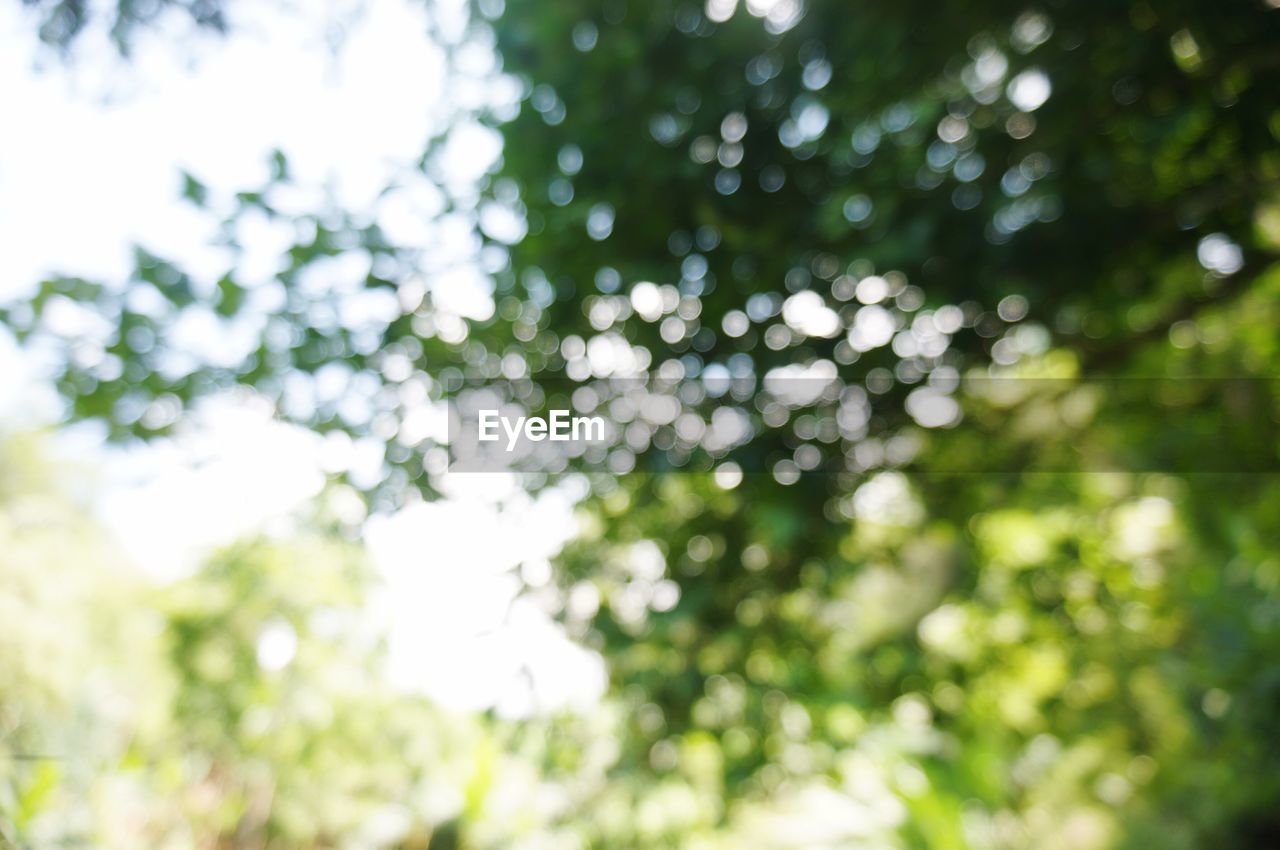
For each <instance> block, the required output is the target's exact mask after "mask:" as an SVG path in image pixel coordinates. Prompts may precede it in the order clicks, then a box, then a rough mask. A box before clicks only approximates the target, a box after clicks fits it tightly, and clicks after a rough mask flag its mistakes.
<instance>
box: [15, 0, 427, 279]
mask: <svg viewBox="0 0 1280 850" xmlns="http://www.w3.org/2000/svg"><path fill="white" fill-rule="evenodd" d="M251 8H252V15H249V14H245V16H244V18H243V19H240V18H237V20H236V26H237V29H236V30H235V31H234V35H232V36H231V37H229V38H227V39H225V40H223V41H216V42H215V43H212V44H210V45H209V49H207V50H204V51H199V53H200V55H199V56H198V58H197V59H196V60H194V61H187V56H186V54H185V53H182V52H180V51H179V50H178V49H176V48H175V47H174V46H173V45H171V44H168V43H165V42H162V41H159V40H157V39H149V38H145V37H144V38H141V39H140V40H139V41H138V44H137V50H136V53H135V57H134V59H133V63H132V66H130V67H127V68H126V69H125V70H122V71H119V72H118V73H119V75H120V79H118V80H117V79H113V80H112V81H111V83H110V84H109V85H110V87H111V89H112V90H113V91H114V90H115V89H116V88H119V87H124V88H131V89H132V91H129V92H127V93H126V94H125V95H123V96H121V97H117V98H115V99H113V100H110V101H108V100H106V98H105V95H104V92H103V90H104V89H105V88H107V86H106V85H104V84H103V83H102V82H101V81H100V80H98V79H95V78H94V77H93V72H94V71H95V70H97V71H100V70H101V68H102V67H103V66H105V65H109V64H110V63H111V62H112V61H113V60H112V59H111V57H110V56H109V55H107V54H106V53H105V51H98V52H96V53H95V52H94V51H93V50H88V51H87V53H85V54H82V55H81V56H80V57H79V59H80V63H81V65H82V66H83V67H81V68H73V69H70V70H68V69H65V68H61V67H59V66H58V65H56V64H55V63H51V62H49V61H48V60H47V59H46V61H45V62H44V64H45V65H46V66H47V67H46V68H45V70H44V72H43V73H35V72H33V70H32V66H33V62H34V61H35V59H36V57H37V55H38V48H37V43H36V38H35V35H34V32H33V27H32V23H31V19H30V18H29V17H27V16H26V15H25V14H23V10H22V9H21V8H20V7H19V6H18V4H10V5H6V6H5V7H4V8H3V9H0V116H3V120H4V124H5V128H6V129H5V132H4V133H3V134H0V239H2V240H3V242H0V250H3V252H4V257H5V272H4V275H3V277H0V295H4V294H11V293H13V292H15V291H21V290H22V289H24V288H25V287H27V286H29V285H30V284H31V283H32V282H34V281H35V280H36V279H37V278H38V277H39V276H40V275H41V274H43V273H48V272H51V271H62V272H66V273H78V274H92V275H95V276H100V277H108V278H110V277H118V276H119V275H120V274H122V273H124V272H125V271H127V269H128V262H129V255H128V252H127V245H128V243H129V242H130V241H139V242H141V243H143V244H146V245H148V246H152V247H153V248H155V249H157V250H160V249H163V251H164V253H166V254H167V255H176V256H179V257H181V258H184V259H186V260H187V261H188V262H189V264H192V265H198V264H199V263H200V261H201V259H202V258H205V262H206V263H209V264H210V265H213V267H215V268H216V260H215V259H212V258H209V256H208V255H209V253H210V251H211V249H209V248H208V247H206V246H205V244H204V243H205V242H206V240H207V238H208V236H209V235H210V234H211V233H212V230H211V227H212V225H213V224H214V220H213V218H212V217H205V216H202V215H200V214H199V213H198V211H196V210H193V209H190V208H188V207H186V206H184V205H182V204H179V203H177V202H176V198H177V196H178V193H179V191H180V178H179V173H178V170H179V168H186V169H188V170H190V171H191V172H192V173H194V174H195V175H196V176H197V177H199V178H200V179H201V180H204V181H205V182H207V183H208V184H210V185H211V186H213V187H216V188H217V189H219V190H221V191H224V192H233V191H237V190H240V189H245V188H253V187H256V186H258V185H260V184H261V183H262V182H263V181H264V180H265V179H266V177H267V166H266V155H267V153H268V152H269V151H270V150H272V149H273V148H280V149H282V150H284V151H285V152H286V153H287V154H288V156H289V160H290V167H291V169H292V170H293V172H294V174H295V175H296V176H297V178H298V179H299V180H300V182H307V183H317V184H319V183H329V184H331V185H332V186H333V187H334V189H335V193H336V197H337V200H338V201H339V202H340V203H342V204H344V205H346V206H349V207H353V208H357V209H359V208H363V207H367V206H369V205H370V204H371V203H372V202H373V200H374V199H375V197H376V195H377V193H378V192H379V191H380V190H381V189H382V188H383V187H385V186H386V185H387V184H388V183H389V182H390V180H391V177H392V176H393V175H394V174H396V173H398V172H399V171H400V170H402V169H403V167H404V166H405V165H406V164H407V163H411V162H413V160H415V159H416V158H417V157H418V156H419V155H420V154H421V151H422V145H423V143H424V141H425V140H426V139H427V137H428V134H429V133H430V132H432V131H433V130H434V129H438V127H436V126H435V124H434V123H433V122H437V119H438V116H435V115H434V113H433V110H432V105H433V104H434V103H435V102H437V101H438V100H439V98H440V94H441V92H442V91H443V86H444V57H443V54H442V52H441V50H440V49H439V48H438V47H437V46H436V45H434V44H432V42H431V41H430V40H429V38H428V36H427V32H426V21H425V19H424V16H423V11H422V7H421V4H420V3H414V2H410V0H370V2H368V3H367V11H366V12H365V13H364V14H362V15H360V16H358V17H353V18H352V24H353V26H352V28H351V29H350V31H349V32H348V33H347V36H346V40H345V41H344V42H343V43H342V45H341V47H340V48H339V51H338V53H337V54H336V55H335V54H334V53H333V52H332V51H331V50H330V48H329V47H328V46H327V45H326V44H325V42H324V25H325V24H326V23H327V19H326V16H325V15H323V14H321V15H311V16H304V15H301V14H289V13H288V12H283V13H282V12H278V11H273V10H272V8H271V7H270V6H269V4H254V5H253V6H252V7H251ZM84 46H85V47H86V48H89V47H91V46H93V43H92V42H88V41H86V43H85V45H84Z"/></svg>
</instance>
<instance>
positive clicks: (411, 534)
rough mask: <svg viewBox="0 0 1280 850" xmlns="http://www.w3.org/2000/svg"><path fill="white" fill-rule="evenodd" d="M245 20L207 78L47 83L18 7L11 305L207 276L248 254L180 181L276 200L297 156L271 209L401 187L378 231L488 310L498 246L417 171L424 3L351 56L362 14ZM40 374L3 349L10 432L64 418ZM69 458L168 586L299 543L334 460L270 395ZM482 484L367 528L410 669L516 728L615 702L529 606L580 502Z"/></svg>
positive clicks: (2, 280)
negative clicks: (39, 295) (278, 174)
mask: <svg viewBox="0 0 1280 850" xmlns="http://www.w3.org/2000/svg"><path fill="white" fill-rule="evenodd" d="M456 6H457V4H456V3H453V4H450V3H448V2H445V3H442V4H441V6H440V8H439V11H440V15H438V20H437V23H439V24H441V25H443V26H453V25H455V24H456V23H457V21H456V20H454V19H456V18H457V14H456V12H457V9H456V8H455V7H456ZM244 9H245V10H247V11H242V12H241V13H240V16H239V17H236V18H235V19H234V21H233V23H234V28H233V34H232V35H231V36H230V37H228V38H227V39H225V40H217V39H211V40H210V41H209V44H208V46H207V49H202V50H199V51H197V53H198V54H199V55H198V58H196V59H195V60H194V61H188V59H189V57H188V54H187V53H185V52H183V51H180V50H179V49H177V48H176V47H174V45H173V44H172V43H168V42H166V41H165V40H164V39H163V38H147V37H145V34H144V37H143V38H142V39H140V40H139V41H138V43H137V50H136V52H135V58H134V61H133V63H132V65H130V66H122V67H120V66H112V62H113V60H112V59H111V57H110V56H109V55H108V53H107V52H106V50H105V48H104V47H103V46H102V45H99V44H98V43H97V42H95V41H93V40H92V39H86V40H85V41H84V43H83V44H82V45H81V46H80V47H81V52H80V57H79V62H80V65H79V67H73V68H70V69H68V68H64V67H61V66H59V65H58V64H57V63H56V62H50V61H45V62H43V64H44V66H45V68H44V70H43V71H42V72H40V73H37V72H36V71H35V70H34V66H35V60H36V58H37V55H38V49H37V43H36V39H35V36H34V30H33V26H32V23H31V19H30V18H28V17H26V16H25V15H24V14H23V10H22V9H21V8H20V7H19V5H18V4H8V5H5V6H3V7H0V120H3V122H4V126H5V132H4V133H0V257H3V263H4V265H3V272H2V273H0V298H6V297H12V296H15V295H18V294H20V293H22V292H24V291H27V290H29V289H30V288H31V287H32V286H33V285H34V284H35V283H36V282H37V281H38V280H39V279H40V277H42V276H44V275H47V274H50V273H66V274H83V275H85V276H88V277H92V278H96V279H102V280H118V279H120V278H122V277H123V276H124V275H125V274H127V273H128V271H129V269H130V267H131V253H130V247H129V246H130V243H132V242H139V243H141V244H143V245H145V246H146V247H148V248H150V249H151V250H153V251H155V252H157V253H160V254H162V255H163V256H165V257H167V258H172V259H175V260H176V261H178V262H179V263H180V264H182V265H184V266H186V267H187V268H188V269H189V270H191V271H193V272H194V273H195V274H197V275H207V274H212V273H220V272H221V270H222V269H223V268H225V264H226V262H227V256H226V255H225V253H223V252H222V251H221V249H216V248H212V247H210V246H209V245H208V244H207V242H208V240H209V239H210V237H211V236H212V235H213V232H214V231H213V228H214V226H215V224H216V220H217V217H218V216H216V215H204V214H202V213H200V212H199V211H198V210H195V209H193V208H191V207H190V206H188V205H187V204H186V203H185V202H183V201H181V200H180V199H179V192H180V185H181V184H180V175H179V171H180V170H181V169H185V170H188V171H190V172H191V173H193V174H194V175H195V176H196V177H197V178H199V179H200V180H202V181H203V182H205V183H206V184H207V185H208V186H209V187H210V189H211V191H212V194H213V196H214V197H215V198H217V197H219V196H226V195H228V194H230V193H233V192H236V191H240V190H243V189H252V188H258V187H259V186H261V185H262V184H263V183H264V182H265V180H266V179H267V176H268V172H267V164H266V163H267V157H268V154H269V152H270V151H271V150H272V149H275V148H279V149H281V150H283V151H284V152H285V153H286V154H287V156H288V158H289V165H290V169H291V172H292V174H293V176H294V177H295V178H296V179H297V180H298V183H299V184H300V185H298V186H294V187H277V188H276V189H273V195H272V197H271V201H272V203H274V204H277V205H278V206H280V207H281V208H282V209H284V210H285V211H286V212H289V213H297V212H314V211H316V209H317V208H318V205H319V204H320V203H321V201H322V200H323V197H324V193H323V191H321V190H320V187H322V186H328V187H330V190H331V191H332V193H333V196H334V199H335V201H336V203H338V204H339V205H341V206H342V207H344V208H347V209H349V210H352V211H354V212H359V211H362V210H368V211H370V212H372V211H373V210H372V208H373V206H374V203H375V200H376V196H377V194H378V192H379V191H381V190H382V189H383V188H384V187H386V186H388V185H391V184H396V185H399V186H400V187H401V188H400V189H398V190H397V192H398V194H397V195H396V197H395V198H393V199H392V203H390V204H389V205H388V207H387V208H386V209H385V210H384V209H382V207H381V202H380V203H379V205H378V206H379V210H378V214H379V220H380V221H382V222H383V223H384V224H385V225H387V226H388V229H389V230H394V231H395V235H396V236H397V237H399V238H403V240H404V241H405V242H406V243H407V244H421V245H422V247H429V246H428V244H427V243H428V242H429V241H431V240H432V237H433V234H434V240H435V241H437V242H438V243H440V244H439V247H442V248H444V249H445V250H444V251H443V252H435V251H433V252H432V257H431V259H432V261H433V267H432V268H430V269H424V270H423V281H422V284H421V286H422V287H423V288H424V289H429V290H431V291H432V292H433V296H434V298H435V299H436V300H437V301H438V302H439V303H440V304H441V305H442V306H443V307H444V308H445V309H446V310H449V311H451V312H456V313H457V314H460V315H468V316H487V315H489V314H490V313H491V311H492V300H491V299H490V298H489V291H490V288H491V284H490V282H489V281H488V280H487V279H486V278H485V277H484V275H483V274H481V273H480V271H479V270H478V269H476V268H475V266H474V265H473V259H474V257H475V255H476V251H477V250H478V248H479V244H478V242H477V241H476V237H475V234H474V232H473V231H472V230H471V227H470V223H469V222H467V221H465V220H463V218H462V217H459V216H455V217H454V220H452V221H448V220H446V221H441V219H440V218H439V212H440V209H441V203H442V198H441V195H440V193H439V190H437V189H435V188H434V187H432V186H430V185H429V183H428V182H427V181H426V180H425V178H423V177H422V176H421V175H419V174H417V173H416V172H415V171H414V168H413V163H414V162H415V161H416V160H417V158H418V157H419V156H420V154H421V152H422V149H423V144H424V142H425V141H426V139H427V138H428V136H429V135H430V134H432V133H434V132H437V131H438V130H439V129H440V126H439V125H440V124H441V123H442V122H443V120H444V110H443V109H442V108H440V105H441V96H442V94H443V91H444V82H445V76H444V59H443V54H442V51H441V50H440V49H439V47H438V46H436V45H434V44H432V43H431V41H430V40H429V37H428V34H427V24H426V21H425V19H424V17H423V8H422V4H421V3H420V2H415V0H368V2H367V3H365V4H364V6H363V10H362V12H361V14H359V15H348V16H347V19H348V20H347V22H348V23H350V24H351V27H350V29H349V31H348V32H347V34H346V36H345V39H344V40H343V42H342V43H341V46H340V47H339V48H338V50H337V52H336V53H335V52H334V51H333V50H332V49H331V48H330V46H329V45H328V44H327V43H326V40H325V28H326V26H327V25H328V24H330V23H332V22H333V21H334V20H336V19H337V18H338V17H339V16H340V15H341V9H338V8H337V7H326V10H325V12H322V13H320V14H311V15H304V14H302V13H300V12H293V13H289V12H288V11H287V10H286V11H285V12H284V13H280V12H277V11H275V10H273V9H271V8H269V7H268V6H267V5H265V4H245V6H244ZM450 21H453V24H451V23H450ZM455 28H456V27H455ZM483 60H484V57H483V56H479V57H476V56H473V57H472V64H475V63H476V62H479V63H480V64H483ZM107 66H112V67H113V70H112V72H111V77H110V79H108V80H107V81H106V82H104V81H103V79H102V78H101V76H100V72H101V71H102V69H103V68H104V67H107ZM95 75H99V76H95ZM121 91H123V92H124V94H123V95H122V96H117V94H118V93H119V92H121ZM107 93H110V94H111V97H110V98H108V97H107V96H106V95H107ZM459 138H460V139H461V143H458V142H455V143H454V144H453V147H452V148H451V149H450V150H449V152H448V155H447V156H446V159H445V165H446V166H447V170H448V171H449V173H448V174H447V175H446V179H447V180H448V181H449V182H450V188H453V189H456V188H458V187H459V186H460V185H461V184H463V183H466V182H467V181H474V180H475V179H476V177H477V176H479V175H480V174H482V173H483V172H484V170H485V169H486V168H487V167H488V165H489V163H491V162H492V161H493V159H494V158H495V157H496V156H497V155H498V154H499V152H500V139H499V138H498V137H497V135H496V134H494V133H493V132H492V131H489V130H485V129H483V128H479V127H478V126H477V127H474V128H472V129H471V130H469V131H468V132H466V133H464V134H462V135H461V136H460V137H459ZM455 182H456V183H457V184H458V185H454V184H455ZM239 236H240V238H241V241H242V242H243V243H244V247H245V249H246V251H245V256H244V257H242V259H241V261H240V268H239V271H240V273H241V275H242V276H243V277H244V278H245V279H246V282H247V283H251V284H254V283H257V284H262V283H266V282H268V281H269V280H270V279H271V278H272V277H273V276H274V274H275V272H276V271H277V270H278V268H279V262H280V253H281V251H282V250H283V249H284V248H286V247H287V246H288V245H289V244H290V238H291V236H292V234H291V233H290V232H287V230H285V229H282V228H281V227H280V226H278V225H273V224H271V223H270V222H268V221H266V220H265V219H261V220H254V219H253V217H252V216H249V217H247V218H246V219H245V220H243V221H242V222H240V225H239ZM443 271H448V273H447V274H442V273H441V272H443ZM330 283H332V281H331V282H330ZM191 321H197V323H198V320H197V319H195V318H193V319H192V320H191ZM196 336H197V337H200V336H207V334H205V335H201V334H198V335H196ZM192 341H193V342H195V341H198V340H194V339H193V340H192ZM24 359H25V358H22V357H20V356H19V355H18V354H17V353H16V352H15V351H14V350H13V348H12V346H11V345H10V344H9V342H8V340H7V339H5V338H3V335H0V418H2V420H3V422H4V423H5V424H6V425H9V426H15V425H17V426H26V427H30V426H32V425H35V424H37V423H40V422H48V421H51V420H52V419H53V418H54V417H55V415H56V402H54V401H53V399H52V395H51V392H50V390H49V388H48V386H47V385H45V384H42V383H40V382H39V381H35V380H33V379H31V378H30V377H29V376H30V374H31V370H30V368H29V367H25V366H22V365H20V364H21V362H22V361H23V360H24ZM57 445H58V451H59V454H61V455H63V456H72V457H74V458H75V459H76V461H77V462H79V463H80V464H82V465H87V466H89V467H94V466H96V467H98V468H99V469H100V471H101V474H100V478H101V479H102V487H101V488H100V489H101V493H102V495H101V499H100V502H99V505H98V513H99V515H100V517H101V519H102V521H103V522H104V524H105V525H106V526H107V527H108V529H109V530H110V531H111V532H112V533H113V534H114V535H115V536H116V537H117V538H118V539H119V540H120V541H121V543H122V544H123V546H124V547H125V549H126V551H128V552H129V553H131V554H132V556H133V557H134V558H135V559H136V560H137V562H138V563H139V564H140V565H141V566H142V567H143V568H144V569H145V570H146V571H147V572H148V573H149V574H151V575H152V576H154V577H156V578H157V579H158V580H162V581H164V580H172V579H175V578H178V577H180V576H182V575H186V574H188V573H189V572H190V571H191V570H193V569H195V568H196V566H197V565H198V564H199V562H200V560H201V559H202V558H204V557H206V556H207V555H208V554H209V552H210V551H211V550H212V549H214V548H216V547H218V546H222V545H226V544H228V543H231V542H233V541H234V540H236V539H237V538H241V537H244V536H246V535H252V534H255V533H258V532H262V531H265V532H268V533H271V532H274V531H281V530H283V531H285V532H287V530H288V528H290V527H291V526H290V523H292V522H293V518H294V517H296V516H297V514H298V512H299V510H300V509H301V508H302V507H303V506H304V504H305V503H306V502H307V501H308V500H310V499H313V498H315V497H316V495H317V494H319V493H320V492H321V490H322V488H323V486H324V470H325V469H326V468H327V467H330V466H332V462H331V461H332V455H333V453H334V452H333V446H332V445H331V444H330V443H328V442H326V441H325V440H324V439H323V438H321V437H319V436H318V435H315V434H312V433H310V432H308V431H306V430H305V429H302V428H298V427H295V426H291V425H286V424H283V423H281V422H279V421H277V420H275V419H273V418H272V416H271V414H270V411H269V409H267V406H266V405H265V404H264V403H262V402H261V401H260V400H257V399H254V398H252V397H251V396H248V395H232V396H226V397H219V398H217V399H214V400H211V401H209V402H207V403H205V404H203V405H202V406H201V407H200V410H199V411H198V413H197V415H196V416H195V417H194V418H193V420H192V421H191V422H190V423H189V425H188V426H186V427H184V429H183V431H182V433H181V436H179V437H177V438H175V439H173V440H167V441H163V442H157V443H154V444H152V445H149V446H146V447H143V448H133V449H127V450H121V449H105V448H104V447H103V446H102V444H101V440H100V438H99V437H98V436H96V435H95V434H94V433H93V429H92V428H83V427H82V428H73V429H70V430H64V431H62V432H60V433H59V437H58V444H57ZM348 454H350V452H348ZM469 478H470V480H466V481H463V480H457V481H453V482H451V483H450V487H449V492H450V494H451V495H450V497H449V498H448V499H446V500H444V501H441V502H436V503H432V504H425V505H418V506H416V507H412V508H408V509H406V510H405V511H403V512H401V513H399V514H397V515H395V516H390V517H378V518H374V519H372V520H370V521H369V523H368V541H369V544H370V550H371V554H372V556H373V558H374V563H375V566H376V567H377V568H378V569H379V570H380V572H381V573H382V575H383V579H384V581H385V584H384V586H383V590H382V591H381V592H380V593H379V594H378V597H377V600H376V604H377V606H379V610H380V611H381V612H382V613H384V614H385V615H386V617H387V619H386V626H387V628H388V630H389V632H390V656H391V657H390V663H391V673H392V675H393V676H394V677H395V680H396V681H397V682H398V683H399V684H400V685H401V686H403V687H405V688H408V689H412V690H418V691H423V692H426V693H429V694H431V695H432V696H433V697H435V698H436V699H438V700H440V701H441V702H444V703H446V704H448V705H451V706H454V707H459V708H488V707H490V706H496V707H497V708H498V710H499V711H501V712H503V713H505V714H508V715H522V714H527V713H529V712H532V711H535V710H540V709H543V708H553V707H560V706H573V705H581V704H585V703H589V702H591V701H594V700H595V699H596V698H598V696H599V695H600V693H601V692H602V691H603V688H604V683H605V676H604V668H603V662H602V661H601V659H600V658H599V656H598V655H596V654H595V653H593V652H590V651H588V650H586V649H583V648H581V647H578V646H577V645H575V644H573V643H572V642H571V641H570V640H569V639H568V638H567V637H566V635H565V634H564V632H563V630H562V629H561V628H560V627H559V626H558V625H557V624H556V623H555V622H554V621H553V620H552V619H551V617H550V616H549V615H547V614H546V613H544V612H543V611H542V610H541V609H540V608H538V607H537V606H536V605H535V604H534V603H533V602H532V601H529V600H526V599H523V598H519V599H518V598H516V595H517V592H518V591H519V589H520V587H521V585H520V580H519V578H518V575H519V568H520V567H521V565H522V564H528V563H542V562H545V560H547V559H549V558H551V557H554V555H555V554H556V553H557V552H558V551H559V549H560V547H561V546H563V544H564V542H565V541H566V540H568V539H569V537H570V536H572V534H573V533H574V528H575V526H574V521H573V502H574V497H573V496H572V495H570V494H567V493H565V492H560V491H557V492H554V493H550V494H547V495H545V496H543V497H540V498H538V499H533V498H532V497H530V496H528V495H527V494H525V493H523V491H521V490H520V489H519V487H517V486H516V485H515V482H514V481H510V480H504V479H501V478H500V477H498V476H489V475H484V476H470V477H469ZM500 506H501V507H500ZM533 572H537V571H536V570H534V571H533ZM295 639H296V638H295ZM259 649H260V652H261V656H262V661H263V663H264V664H265V665H267V666H269V667H271V668H273V669H274V668H277V667H280V666H283V665H284V664H287V663H288V661H289V659H290V658H291V657H292V654H293V651H294V646H293V644H291V643H290V636H289V635H287V634H284V633H283V632H281V631H279V630H276V631H273V632H269V633H267V634H264V636H263V642H262V644H261V645H260V646H259Z"/></svg>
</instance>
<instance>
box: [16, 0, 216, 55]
mask: <svg viewBox="0 0 1280 850" xmlns="http://www.w3.org/2000/svg"><path fill="white" fill-rule="evenodd" d="M22 5H24V6H27V7H29V9H30V12H31V14H32V19H33V20H34V21H35V22H36V24H37V32H38V34H39V37H40V40H41V41H43V42H44V43H46V44H48V45H50V46H51V47H55V48H58V49H59V50H62V51H67V50H69V48H71V46H72V45H73V44H74V43H75V42H76V40H77V39H78V38H79V37H80V36H81V35H82V34H83V33H84V32H85V31H86V30H87V29H88V28H90V27H91V26H92V25H98V26H101V27H102V28H103V29H104V30H105V31H106V32H107V34H108V36H109V38H110V40H111V43H112V44H113V45H114V46H115V48H116V49H117V50H118V51H119V52H120V53H121V54H122V55H127V54H128V53H129V51H130V47H131V42H132V39H133V36H134V34H135V32H136V31H137V30H139V29H143V28H146V27H151V26H156V25H158V24H161V23H163V22H164V21H165V17H166V16H173V17H182V18H189V19H190V21H191V23H192V24H194V25H195V26H196V27H198V28H200V29H203V30H212V31H215V32H224V31H225V30H226V27H227V21H226V17H225V6H226V3H225V2H224V0H113V2H109V3H105V4H103V3H94V2H91V0H22Z"/></svg>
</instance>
